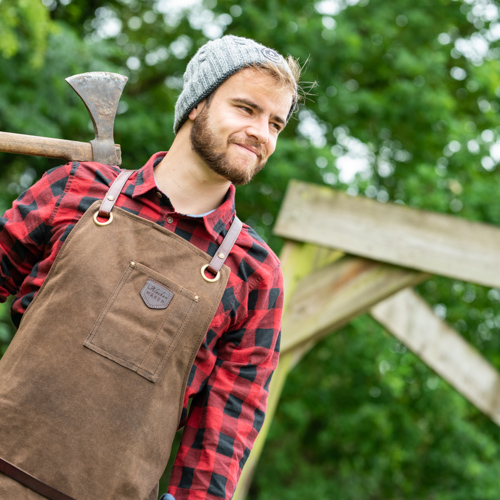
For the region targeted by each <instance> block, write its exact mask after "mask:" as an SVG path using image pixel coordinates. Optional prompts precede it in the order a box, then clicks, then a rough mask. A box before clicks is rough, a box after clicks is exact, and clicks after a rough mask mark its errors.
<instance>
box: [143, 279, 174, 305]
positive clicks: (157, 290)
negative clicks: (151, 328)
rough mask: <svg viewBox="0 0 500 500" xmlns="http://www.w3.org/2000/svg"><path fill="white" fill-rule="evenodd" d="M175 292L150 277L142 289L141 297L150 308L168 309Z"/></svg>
mask: <svg viewBox="0 0 500 500" xmlns="http://www.w3.org/2000/svg"><path fill="white" fill-rule="evenodd" d="M174 295H175V294H174V292H172V291H170V290H169V289H168V288H167V287H166V286H164V285H160V284H159V283H157V282H156V281H153V280H151V279H149V280H148V281H146V284H145V285H144V287H143V288H142V290H141V297H142V300H144V303H145V304H146V305H147V306H148V307H149V308H150V309H166V308H167V307H168V305H169V304H170V302H171V300H172V299H173V298H174Z"/></svg>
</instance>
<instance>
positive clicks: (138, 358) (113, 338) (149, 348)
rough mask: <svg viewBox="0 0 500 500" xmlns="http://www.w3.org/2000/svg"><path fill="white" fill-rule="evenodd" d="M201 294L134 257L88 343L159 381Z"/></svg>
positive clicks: (106, 355) (141, 373) (106, 354)
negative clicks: (162, 370) (178, 283)
mask: <svg viewBox="0 0 500 500" xmlns="http://www.w3.org/2000/svg"><path fill="white" fill-rule="evenodd" d="M198 300H199V299H198V297H197V296H196V295H195V294H194V293H192V292H191V291H189V290H186V289H185V288H183V287H181V286H179V285H177V284H176V283H174V282H173V281H171V280H169V279H168V278H166V277H165V276H162V275H161V274H158V273H157V272H155V271H153V270H152V269H149V268H147V267H146V266H143V265H142V264H140V263H138V262H130V263H129V266H128V267H127V270H126V271H125V273H124V274H123V276H122V279H121V280H120V283H119V284H118V286H117V287H116V288H115V290H114V291H113V293H112V295H111V297H110V299H109V300H108V302H107V304H106V306H105V307H104V309H103V311H102V312H101V314H100V315H99V317H98V318H97V321H96V323H95V324H94V327H93V328H92V331H91V333H90V335H89V337H88V338H87V340H86V341H85V343H84V345H85V347H88V348H89V349H91V350H93V351H95V352H97V353H99V354H101V355H102V356H104V357H106V358H108V359H111V360H113V361H115V362H116V363H118V364H119V365H122V366H124V367H126V368H128V369H130V370H132V371H134V372H137V373H138V374H139V375H141V376H143V377H144V378H146V379H147V380H150V381H151V382H156V381H157V380H158V376H159V372H160V370H161V368H162V367H163V366H164V364H165V363H166V362H167V360H168V358H169V356H170V354H171V353H172V352H173V350H174V349H175V346H176V344H177V341H178V339H179V337H180V336H181V335H182V333H183V330H184V328H185V326H186V323H187V322H188V319H189V318H190V317H191V316H192V314H193V313H194V311H195V309H196V305H197V303H198Z"/></svg>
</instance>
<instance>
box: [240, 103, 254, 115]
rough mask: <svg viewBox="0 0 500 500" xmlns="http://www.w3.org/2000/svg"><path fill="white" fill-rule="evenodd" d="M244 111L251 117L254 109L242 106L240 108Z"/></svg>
mask: <svg viewBox="0 0 500 500" xmlns="http://www.w3.org/2000/svg"><path fill="white" fill-rule="evenodd" d="M238 107H239V108H240V109H241V110H242V111H244V112H245V113H248V114H249V115H251V114H252V113H253V109H252V108H249V107H248V106H243V105H240V106H238Z"/></svg>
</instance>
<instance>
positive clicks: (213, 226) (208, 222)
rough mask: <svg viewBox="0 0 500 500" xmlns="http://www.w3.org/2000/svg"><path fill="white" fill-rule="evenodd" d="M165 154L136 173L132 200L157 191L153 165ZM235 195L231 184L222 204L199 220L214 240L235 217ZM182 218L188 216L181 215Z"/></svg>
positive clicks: (156, 157)
mask: <svg viewBox="0 0 500 500" xmlns="http://www.w3.org/2000/svg"><path fill="white" fill-rule="evenodd" d="M166 154H167V152H166V151H160V152H159V153H155V154H154V155H153V156H151V158H150V159H149V160H148V161H147V162H146V164H145V165H144V166H143V167H142V168H140V169H139V170H138V171H137V177H136V184H135V187H134V193H133V195H132V197H133V198H138V197H139V196H143V195H145V194H146V193H147V192H148V191H151V190H154V191H157V190H158V186H157V185H156V181H155V177H154V172H153V171H154V167H155V165H156V164H158V163H159V162H160V161H161V159H162V158H163V157H164V156H165V155H166ZM235 193H236V189H235V187H234V186H233V184H231V185H230V186H229V189H228V191H227V194H226V197H225V198H224V201H223V202H222V204H221V205H220V206H219V207H218V208H216V209H215V210H214V211H213V212H211V213H210V214H208V215H205V216H204V217H202V218H201V219H202V220H203V224H204V225H205V228H206V230H207V231H208V232H209V234H211V235H212V237H214V238H217V236H218V235H220V234H221V233H222V232H224V234H225V231H226V230H228V229H229V227H230V225H231V223H232V221H233V219H234V217H235V216H236V210H235V206H234V197H235ZM183 217H189V216H187V215H183Z"/></svg>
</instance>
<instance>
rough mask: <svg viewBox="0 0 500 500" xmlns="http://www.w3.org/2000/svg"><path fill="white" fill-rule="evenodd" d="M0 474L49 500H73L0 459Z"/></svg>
mask: <svg viewBox="0 0 500 500" xmlns="http://www.w3.org/2000/svg"><path fill="white" fill-rule="evenodd" d="M0 472H1V473H2V474H5V475H6V476H8V477H10V478H11V479H14V481H17V482H18V483H20V484H22V485H24V486H26V487H27V488H29V489H30V490H32V491H34V492H35V493H38V494H39V495H42V496H43V497H45V498H48V499H49V500H75V499H74V498H73V497H69V496H68V495H66V494H65V493H61V492H60V491H59V490H56V489H55V488H52V486H49V485H48V484H45V483H42V481H40V480H38V479H36V478H35V477H33V476H32V475H30V474H28V473H27V472H24V471H23V470H21V469H19V468H17V467H16V466H14V465H12V464H11V463H9V462H6V461H5V460H3V459H2V458H0Z"/></svg>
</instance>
